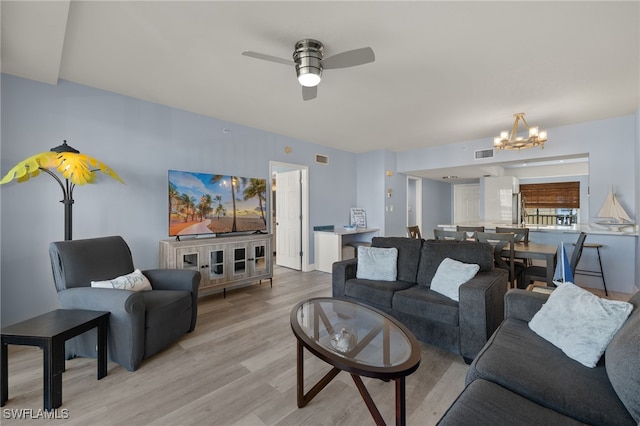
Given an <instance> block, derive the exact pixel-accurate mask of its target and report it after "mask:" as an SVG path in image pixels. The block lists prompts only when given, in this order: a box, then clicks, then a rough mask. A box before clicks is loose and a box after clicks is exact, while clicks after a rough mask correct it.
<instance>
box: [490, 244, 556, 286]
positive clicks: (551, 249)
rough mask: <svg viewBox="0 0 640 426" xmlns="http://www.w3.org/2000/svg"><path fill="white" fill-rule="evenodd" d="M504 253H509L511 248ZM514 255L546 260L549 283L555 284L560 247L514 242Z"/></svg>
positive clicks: (522, 257) (521, 257)
mask: <svg viewBox="0 0 640 426" xmlns="http://www.w3.org/2000/svg"><path fill="white" fill-rule="evenodd" d="M503 253H505V254H506V256H508V255H509V250H508V249H507V250H505V251H504V252H503ZM514 256H515V257H516V258H520V259H538V260H544V261H545V262H546V265H545V266H546V270H547V274H546V275H547V285H548V286H550V287H552V286H553V274H554V272H555V269H556V261H557V256H558V247H556V246H555V245H552V244H538V243H532V242H529V243H523V242H518V243H515V244H514Z"/></svg>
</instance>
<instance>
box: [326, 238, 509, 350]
mask: <svg viewBox="0 0 640 426" xmlns="http://www.w3.org/2000/svg"><path fill="white" fill-rule="evenodd" d="M371 245H372V247H387V248H390V247H395V248H397V249H398V260H397V268H398V271H397V280H396V281H377V280H364V279H358V278H356V272H357V259H349V260H345V261H341V262H336V263H334V264H333V276H332V292H333V297H337V298H343V299H350V300H355V301H358V302H362V303H365V304H367V305H369V306H373V307H374V308H377V309H380V310H382V311H383V312H386V313H388V314H390V315H391V316H393V317H395V318H397V319H398V320H399V321H400V322H401V323H403V324H404V325H405V326H407V327H408V328H409V329H410V330H411V331H412V332H413V333H414V334H415V336H416V337H417V338H418V339H419V340H421V341H423V342H426V343H429V344H432V345H435V346H438V347H440V348H443V349H446V350H448V351H450V352H454V353H457V354H460V355H462V356H463V358H464V359H465V361H467V362H471V360H472V359H473V358H474V357H475V356H476V354H477V353H478V352H479V351H480V349H481V348H482V347H483V345H484V344H485V343H486V341H487V339H488V338H489V336H491V334H492V333H493V332H494V330H495V329H496V328H497V327H498V325H500V323H501V321H502V319H503V316H504V295H505V293H506V291H507V279H508V272H507V271H506V270H502V269H494V266H493V252H492V250H491V247H490V246H489V245H488V244H484V243H477V242H471V241H448V240H447V241H434V240H428V241H425V240H422V239H412V238H401V237H375V238H373V240H372V243H371ZM447 257H449V258H451V259H455V260H458V261H460V262H464V263H474V264H479V265H480V271H479V272H478V273H477V274H476V276H475V277H474V278H472V279H471V280H470V281H468V282H466V283H465V284H463V285H462V286H461V287H460V289H459V302H457V301H454V300H452V299H449V298H448V297H445V296H443V295H441V294H439V293H437V292H435V291H432V290H431V289H430V288H429V285H430V283H431V280H432V279H433V277H434V275H435V273H436V270H437V269H438V266H439V265H440V263H441V262H442V261H443V260H444V259H445V258H447Z"/></svg>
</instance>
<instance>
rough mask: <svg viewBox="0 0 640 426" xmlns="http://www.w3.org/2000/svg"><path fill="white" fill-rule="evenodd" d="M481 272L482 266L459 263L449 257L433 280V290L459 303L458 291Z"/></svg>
mask: <svg viewBox="0 0 640 426" xmlns="http://www.w3.org/2000/svg"><path fill="white" fill-rule="evenodd" d="M479 270H480V265H476V264H473V263H463V262H458V261H457V260H454V259H450V258H448V257H447V258H445V259H444V260H443V261H442V262H440V265H439V266H438V270H437V271H436V274H435V275H434V276H433V279H432V280H431V290H433V291H435V292H438V293H440V294H442V295H443V296H447V297H448V298H449V299H453V300H455V301H456V302H458V301H459V292H458V289H459V288H460V286H461V285H462V284H464V283H466V282H467V281H469V280H470V279H471V278H473V277H475V276H476V274H477V273H478V271H479Z"/></svg>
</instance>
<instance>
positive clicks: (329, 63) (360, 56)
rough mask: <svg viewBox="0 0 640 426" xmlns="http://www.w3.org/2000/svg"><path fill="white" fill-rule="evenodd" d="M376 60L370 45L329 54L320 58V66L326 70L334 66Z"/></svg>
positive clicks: (334, 67) (350, 65) (360, 63)
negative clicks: (324, 57)
mask: <svg viewBox="0 0 640 426" xmlns="http://www.w3.org/2000/svg"><path fill="white" fill-rule="evenodd" d="M375 60H376V55H375V54H374V53H373V49H371V48H370V47H363V48H360V49H354V50H348V51H346V52H342V53H338V54H337V55H333V56H329V57H328V58H326V59H323V60H322V68H324V69H326V70H330V69H336V68H347V67H354V66H356V65H364V64H368V63H369V62H373V61H375Z"/></svg>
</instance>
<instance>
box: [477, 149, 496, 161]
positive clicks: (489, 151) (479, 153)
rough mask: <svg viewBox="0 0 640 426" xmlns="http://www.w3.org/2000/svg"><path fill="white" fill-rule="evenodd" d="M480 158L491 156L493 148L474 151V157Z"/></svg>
mask: <svg viewBox="0 0 640 426" xmlns="http://www.w3.org/2000/svg"><path fill="white" fill-rule="evenodd" d="M481 158H493V149H482V150H480V151H476V152H475V159H476V160H479V159H481Z"/></svg>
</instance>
